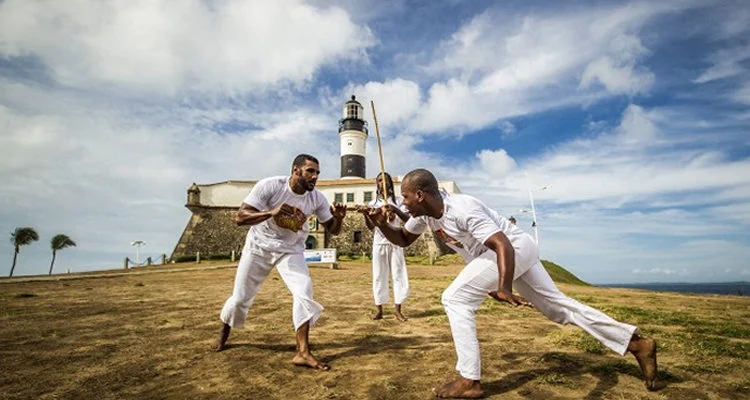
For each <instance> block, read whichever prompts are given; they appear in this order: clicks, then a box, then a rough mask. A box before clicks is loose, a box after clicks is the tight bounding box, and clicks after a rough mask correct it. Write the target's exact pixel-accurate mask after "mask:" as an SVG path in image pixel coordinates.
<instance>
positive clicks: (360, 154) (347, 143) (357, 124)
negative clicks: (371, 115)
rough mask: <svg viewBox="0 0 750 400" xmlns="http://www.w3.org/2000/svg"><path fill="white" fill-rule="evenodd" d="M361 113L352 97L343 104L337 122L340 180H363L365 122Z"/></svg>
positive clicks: (360, 106)
mask: <svg viewBox="0 0 750 400" xmlns="http://www.w3.org/2000/svg"><path fill="white" fill-rule="evenodd" d="M363 111H364V110H363V108H362V104H360V103H359V102H358V101H357V99H356V98H355V97H354V95H352V99H351V100H349V101H347V102H346V103H345V104H344V115H343V118H341V120H339V140H340V142H341V179H358V178H363V179H364V178H365V149H366V147H365V145H366V144H367V122H366V121H365V120H364V115H363Z"/></svg>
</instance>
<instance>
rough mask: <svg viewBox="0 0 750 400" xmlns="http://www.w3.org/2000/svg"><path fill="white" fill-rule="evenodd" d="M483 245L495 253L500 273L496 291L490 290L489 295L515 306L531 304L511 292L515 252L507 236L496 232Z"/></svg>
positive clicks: (514, 268)
mask: <svg viewBox="0 0 750 400" xmlns="http://www.w3.org/2000/svg"><path fill="white" fill-rule="evenodd" d="M484 245H485V246H487V247H488V248H489V249H490V250H492V251H494V252H495V254H496V255H497V272H498V274H499V275H500V277H499V280H498V282H497V291H493V292H490V293H489V294H490V296H492V297H493V298H494V299H495V300H498V301H505V302H508V303H510V304H513V305H516V306H519V305H524V306H530V305H531V304H530V303H529V302H528V301H527V300H526V299H524V298H523V297H521V296H518V295H514V294H513V274H514V273H515V270H516V253H515V250H514V249H513V245H511V244H510V240H508V237H507V236H505V234H503V233H502V232H496V233H494V234H493V235H492V236H490V237H489V238H488V239H487V240H486V241H485V242H484Z"/></svg>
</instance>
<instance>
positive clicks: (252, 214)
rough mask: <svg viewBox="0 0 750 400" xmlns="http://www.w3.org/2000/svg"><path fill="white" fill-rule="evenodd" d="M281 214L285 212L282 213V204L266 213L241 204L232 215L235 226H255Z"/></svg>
mask: <svg viewBox="0 0 750 400" xmlns="http://www.w3.org/2000/svg"><path fill="white" fill-rule="evenodd" d="M282 212H285V211H283V204H282V205H280V206H278V207H276V208H274V209H271V210H268V211H260V210H258V209H257V208H255V207H253V206H251V205H249V204H247V203H242V205H241V206H240V209H239V210H237V213H236V214H235V215H234V222H236V223H237V225H256V224H259V223H261V222H263V221H265V220H267V219H269V218H273V217H274V216H276V215H277V214H279V213H282Z"/></svg>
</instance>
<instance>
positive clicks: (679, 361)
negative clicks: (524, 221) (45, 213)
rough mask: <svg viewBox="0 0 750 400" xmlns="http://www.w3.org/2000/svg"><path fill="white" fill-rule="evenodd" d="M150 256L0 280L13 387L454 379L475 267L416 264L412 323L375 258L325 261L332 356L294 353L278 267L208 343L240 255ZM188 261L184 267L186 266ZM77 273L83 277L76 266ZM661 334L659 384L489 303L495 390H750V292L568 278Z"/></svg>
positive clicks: (104, 388) (142, 390)
mask: <svg viewBox="0 0 750 400" xmlns="http://www.w3.org/2000/svg"><path fill="white" fill-rule="evenodd" d="M178 267H179V269H172V270H169V269H167V268H164V267H149V268H142V269H138V270H137V271H136V272H149V271H161V272H159V273H133V272H131V273H127V274H112V273H109V274H103V273H100V274H86V275H85V276H77V277H76V279H64V280H63V279H57V278H60V277H56V278H53V279H48V280H38V281H35V280H34V279H28V278H26V279H25V281H24V279H18V280H7V279H5V280H3V281H2V282H1V283H0V357H2V374H0V388H2V389H1V391H0V398H4V399H80V398H85V399H130V398H138V399H151V398H153V399H187V398H190V399H234V398H237V399H428V398H432V392H431V391H432V388H433V387H434V386H436V385H437V384H439V383H442V382H445V381H447V380H450V379H453V378H455V376H456V375H455V371H454V365H455V353H454V350H453V344H452V341H451V336H450V330H449V327H448V323H447V319H446V317H445V314H444V313H443V309H442V306H441V305H440V294H441V292H442V290H443V289H444V288H445V287H446V286H447V285H448V284H449V283H450V281H451V279H452V277H454V276H455V275H456V274H457V272H458V271H459V270H460V268H461V267H460V266H457V265H454V266H410V267H409V274H410V278H411V287H412V295H411V297H410V298H409V300H408V301H407V303H406V304H405V305H404V309H405V312H406V314H407V316H408V317H409V320H408V321H407V322H405V323H402V322H399V321H397V320H396V319H395V318H394V317H393V314H392V307H391V306H387V307H386V317H385V319H384V320H382V321H371V320H370V319H369V317H368V315H369V313H370V312H371V311H372V305H371V303H372V294H371V293H372V292H371V288H370V284H371V283H370V282H371V281H370V267H369V265H365V264H343V265H342V268H341V269H339V270H329V269H324V268H312V269H311V273H312V275H313V280H314V283H315V297H316V299H317V300H318V301H319V302H320V303H322V304H323V305H324V306H325V307H326V311H325V312H324V313H323V316H322V317H321V319H320V321H319V323H318V324H317V325H316V326H315V327H314V328H313V329H312V333H311V342H312V346H313V351H314V352H315V354H316V355H318V356H319V357H320V358H321V359H322V360H324V361H326V362H328V363H329V364H330V365H331V367H332V369H331V370H330V371H327V372H319V371H313V370H309V369H304V368H301V367H295V366H293V365H292V364H291V359H292V357H293V355H294V332H293V327H292V322H291V297H290V296H289V294H288V292H287V290H286V288H285V287H284V285H283V282H282V281H281V280H280V278H279V276H278V274H276V273H275V272H274V273H272V274H271V276H270V277H269V279H268V280H267V281H266V283H265V285H264V287H263V288H262V289H261V292H260V293H259V295H258V297H257V299H256V302H255V305H254V306H253V308H252V309H251V311H250V318H249V319H248V324H247V326H246V328H245V329H241V330H235V331H233V332H232V336H231V337H230V339H229V348H228V349H227V350H225V351H223V352H220V353H214V352H211V351H209V348H210V345H211V343H212V342H213V340H214V339H215V336H216V334H217V333H218V330H219V327H220V322H219V320H218V313H219V310H220V308H221V305H222V304H223V302H224V300H225V299H226V298H227V297H228V296H229V294H230V292H231V288H232V282H233V279H234V273H235V269H234V268H202V267H199V266H195V265H190V264H186V265H180V266H178ZM172 268H174V267H172ZM65 277H67V278H70V276H65ZM561 289H562V290H563V291H564V292H566V293H567V294H568V295H570V296H572V297H575V298H577V299H579V300H580V301H583V302H585V303H587V304H589V305H591V306H594V307H597V308H600V309H603V310H605V311H607V312H608V313H610V314H611V315H612V316H613V317H616V318H618V319H621V320H623V321H627V322H630V323H634V324H637V325H639V327H640V328H641V329H642V331H644V332H645V333H646V334H647V335H649V336H653V337H655V338H656V339H657V340H658V341H659V344H660V353H659V361H660V367H661V372H660V375H659V377H660V382H661V383H660V390H659V391H657V392H653V393H651V392H647V391H646V390H645V389H644V388H643V385H642V383H641V376H640V371H639V369H638V367H637V364H636V362H635V360H634V359H633V358H632V357H631V356H626V357H621V356H618V355H616V354H613V353H610V352H607V351H606V350H605V349H603V348H602V347H601V346H600V345H598V344H597V343H596V342H594V341H593V340H591V339H590V338H589V337H588V336H586V335H584V334H583V333H582V332H581V330H580V329H578V328H576V327H571V326H565V327H562V326H559V325H556V324H554V323H551V322H549V321H547V320H546V319H545V318H544V317H543V316H541V315H540V314H538V313H537V312H536V311H534V310H528V309H514V308H511V307H509V306H504V305H501V304H497V303H494V302H492V300H491V299H488V300H487V301H485V303H484V304H483V306H482V308H481V309H480V310H479V312H478V316H477V324H478V332H479V338H480V341H481V346H482V360H483V380H482V383H483V385H484V387H485V389H486V392H487V395H488V398H490V399H544V400H550V399H746V398H750V362H749V360H748V359H749V358H750V299H748V298H747V297H738V296H714V295H701V296H698V295H682V294H672V293H655V292H646V291H638V290H626V289H601V288H593V287H580V286H572V285H561Z"/></svg>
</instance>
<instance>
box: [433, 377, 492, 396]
mask: <svg viewBox="0 0 750 400" xmlns="http://www.w3.org/2000/svg"><path fill="white" fill-rule="evenodd" d="M433 390H434V391H435V397H439V398H441V399H481V398H482V397H484V390H482V385H480V384H479V381H473V380H471V379H466V378H458V379H456V380H455V381H453V382H449V383H446V384H445V385H443V386H440V387H438V388H435V389H433Z"/></svg>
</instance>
